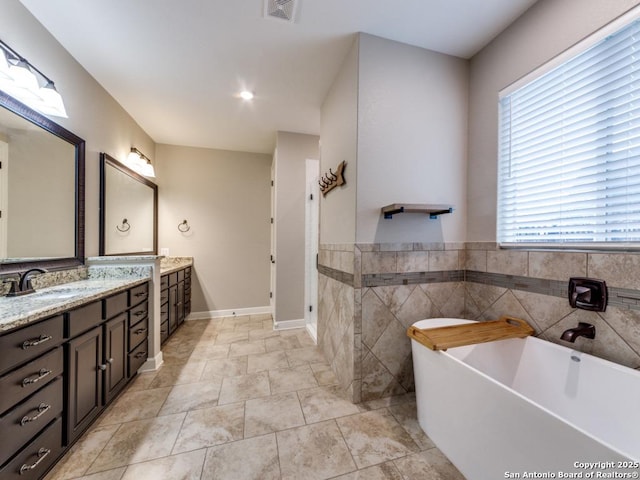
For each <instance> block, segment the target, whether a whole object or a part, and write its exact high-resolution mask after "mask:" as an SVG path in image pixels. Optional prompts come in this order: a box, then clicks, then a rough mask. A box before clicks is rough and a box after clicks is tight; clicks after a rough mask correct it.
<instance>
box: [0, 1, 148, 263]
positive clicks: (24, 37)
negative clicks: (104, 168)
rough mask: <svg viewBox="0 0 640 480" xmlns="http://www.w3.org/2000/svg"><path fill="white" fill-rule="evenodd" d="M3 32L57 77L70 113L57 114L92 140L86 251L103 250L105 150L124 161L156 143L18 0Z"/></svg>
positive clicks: (3, 20)
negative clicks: (133, 148)
mask: <svg viewBox="0 0 640 480" xmlns="http://www.w3.org/2000/svg"><path fill="white" fill-rule="evenodd" d="M0 32H2V40H3V41H4V42H6V43H7V44H8V45H10V46H11V47H12V48H14V49H15V50H17V51H18V52H19V53H20V54H21V55H23V56H24V57H25V58H27V59H28V60H29V61H30V62H31V63H33V64H34V65H36V66H37V67H38V68H39V69H40V70H42V71H43V72H44V73H45V74H46V75H47V76H49V77H51V78H52V79H53V80H54V81H55V83H56V88H57V89H58V90H59V91H60V93H61V94H62V96H63V98H64V102H65V106H66V109H67V114H68V116H69V118H67V119H64V118H52V119H53V120H54V121H55V122H57V123H59V124H60V125H62V126H63V127H65V128H67V129H68V130H70V131H72V132H73V133H75V134H76V135H78V136H79V137H81V138H83V139H84V140H85V141H86V219H85V235H86V243H85V253H86V255H87V256H93V255H97V254H98V235H99V232H98V230H99V229H98V222H99V215H98V209H99V195H100V193H99V192H100V175H99V160H100V152H101V151H104V152H107V153H108V154H110V155H111V156H113V157H114V158H116V159H118V160H123V159H124V158H125V156H126V155H127V153H128V152H129V149H130V148H131V146H132V145H135V146H137V147H138V148H140V150H142V151H143V152H144V153H145V154H147V155H149V156H150V157H151V158H153V155H154V143H153V141H152V139H151V138H150V137H149V136H148V135H147V134H146V133H145V132H144V131H143V130H142V129H141V128H140V127H139V126H138V125H137V124H136V123H135V121H134V120H133V119H132V118H131V117H130V116H129V115H128V114H127V112H125V111H124V110H123V109H122V107H121V106H120V105H119V104H118V103H117V102H116V101H115V100H114V99H113V98H112V97H111V96H110V95H109V94H108V93H107V92H106V91H105V90H104V89H103V88H102V87H101V86H100V85H99V84H98V83H97V82H96V81H95V80H94V79H93V77H91V75H89V74H88V73H87V72H86V71H85V70H84V69H83V68H82V67H81V66H80V65H79V64H78V63H77V62H76V61H75V60H74V58H73V57H72V56H71V55H69V53H68V52H67V51H66V50H64V49H63V48H62V46H61V45H60V44H59V43H57V41H56V40H55V39H54V38H53V37H52V36H51V35H50V34H49V32H48V31H47V30H45V29H44V28H43V27H42V25H41V24H40V23H39V22H38V21H37V20H36V19H35V18H34V17H33V16H32V15H31V14H30V13H29V12H28V11H27V10H26V9H25V8H24V7H23V6H22V4H21V3H20V2H19V1H18V0H4V1H3V2H2V15H0ZM99 34H100V33H99V32H96V35H99Z"/></svg>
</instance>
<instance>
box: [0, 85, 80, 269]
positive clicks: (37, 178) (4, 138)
mask: <svg viewBox="0 0 640 480" xmlns="http://www.w3.org/2000/svg"><path fill="white" fill-rule="evenodd" d="M0 107H1V108H0V274H4V273H14V272H19V271H23V270H26V269H29V268H34V267H38V268H44V269H47V270H60V269H67V268H72V267H75V266H78V265H82V264H84V188H85V142H84V140H82V139H81V138H80V137H78V136H76V135H75V134H73V133H71V132H70V131H68V130H66V129H65V128H64V127H62V126H60V125H58V124H57V123H55V122H53V121H51V120H49V119H48V118H47V117H45V116H43V115H41V114H39V113H38V112H36V111H35V110H32V109H31V108H29V107H27V106H26V105H24V104H22V103H21V102H19V101H17V100H15V99H14V98H13V97H11V96H9V95H7V94H6V93H4V92H1V91H0Z"/></svg>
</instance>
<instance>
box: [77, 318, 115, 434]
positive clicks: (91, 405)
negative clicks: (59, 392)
mask: <svg viewBox="0 0 640 480" xmlns="http://www.w3.org/2000/svg"><path fill="white" fill-rule="evenodd" d="M102 342H103V338H102V326H100V327H96V328H94V329H93V330H89V331H88V332H87V333H85V334H84V335H81V336H79V337H77V338H74V339H73V340H71V341H69V343H68V344H67V348H68V355H67V361H68V362H69V363H68V369H67V372H68V379H69V382H68V391H67V395H68V403H67V405H68V407H69V409H68V412H67V444H68V443H69V442H72V441H73V440H75V438H76V437H78V435H80V434H81V433H82V432H83V431H84V429H85V428H86V427H87V426H88V425H89V424H90V423H91V421H92V420H93V419H94V418H95V417H96V416H97V415H98V414H99V413H100V411H101V410H102V405H103V403H102V380H103V379H102V377H103V369H104V370H106V366H105V365H104V364H103V363H102Z"/></svg>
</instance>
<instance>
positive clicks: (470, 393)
mask: <svg viewBox="0 0 640 480" xmlns="http://www.w3.org/2000/svg"><path fill="white" fill-rule="evenodd" d="M466 322H468V320H459V319H451V318H438V319H429V320H422V321H420V322H417V323H415V324H414V325H415V326H416V327H418V328H428V327H439V326H444V325H454V324H458V323H466ZM411 346H412V351H413V365H414V375H415V383H416V398H417V403H418V421H419V422H420V426H421V427H422V429H423V430H424V431H425V433H426V434H427V435H428V436H429V437H430V438H431V439H432V440H433V441H434V443H435V444H436V446H438V447H439V448H440V450H442V452H444V454H445V455H446V456H447V457H449V459H450V460H451V462H452V463H453V464H454V465H455V466H456V467H458V469H459V470H460V471H461V472H462V473H463V475H464V476H465V477H466V478H467V479H470V480H495V479H499V478H638V477H637V472H638V471H639V470H640V468H638V462H639V461H640V372H639V371H636V370H633V369H630V368H626V367H623V366H620V365H617V364H615V363H612V362H608V361H605V360H602V359H599V358H596V357H593V356H591V355H587V354H584V353H580V352H577V351H574V350H571V349H568V348H565V347H562V346H560V345H556V344H554V343H551V342H547V341H544V340H540V339H537V338H534V337H528V338H526V339H512V340H502V341H498V342H490V343H483V344H478V345H471V346H467V347H457V348H450V349H449V350H447V351H445V352H442V351H432V350H430V349H428V348H427V347H425V346H423V345H421V344H420V343H418V342H416V341H415V340H413V339H412V340H411ZM596 462H613V466H612V465H611V464H596V465H593V464H594V463H596ZM618 462H627V463H621V464H618ZM613 472H617V473H616V475H617V474H618V473H625V474H628V475H627V476H626V477H619V476H617V477H611V476H609V477H607V476H603V474H607V473H609V474H611V473H613ZM562 473H574V474H575V475H580V476H574V477H570V476H565V477H563V476H562ZM527 474H529V475H527ZM530 474H533V475H544V476H530Z"/></svg>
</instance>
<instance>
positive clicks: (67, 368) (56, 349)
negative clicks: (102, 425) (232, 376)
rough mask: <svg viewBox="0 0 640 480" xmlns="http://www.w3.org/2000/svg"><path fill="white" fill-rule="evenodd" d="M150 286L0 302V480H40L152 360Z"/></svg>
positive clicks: (94, 287) (103, 285)
mask: <svg viewBox="0 0 640 480" xmlns="http://www.w3.org/2000/svg"><path fill="white" fill-rule="evenodd" d="M149 292H150V283H149V280H148V279H145V278H141V279H117V280H115V279H111V280H105V279H96V280H82V281H79V282H73V283H68V284H64V285H59V286H57V287H50V288H45V289H42V290H39V291H37V292H36V293H34V294H31V295H25V296H24V297H20V298H11V299H8V298H6V297H3V298H0V308H1V309H2V312H3V315H2V319H1V320H0V391H1V392H2V395H1V396H0V430H1V431H2V433H3V434H2V435H1V436H0V466H1V467H0V478H2V479H13V478H16V479H17V478H20V479H23V480H24V479H37V478H42V476H43V475H44V474H45V473H46V472H47V471H48V470H49V468H50V467H51V466H52V465H53V464H54V463H55V462H56V460H57V459H59V458H60V456H61V455H62V454H63V453H64V452H65V451H66V450H67V449H68V448H69V447H70V445H71V444H72V443H73V442H74V441H75V440H76V439H77V438H78V437H79V436H80V435H81V434H82V433H83V432H84V431H85V430H86V429H87V428H88V427H89V425H90V424H91V423H92V422H93V421H94V420H95V419H96V417H97V416H98V415H100V413H101V412H102V411H103V410H104V409H105V408H106V407H107V405H108V404H109V403H110V402H112V401H113V399H114V398H116V396H117V395H118V393H120V392H121V391H122V389H123V388H124V386H125V385H126V384H127V383H128V382H129V381H130V380H131V379H132V378H133V377H134V376H135V375H136V372H137V371H138V369H139V368H140V367H141V366H142V364H143V363H144V362H145V361H146V360H147V356H148V354H147V351H148V348H147V345H148V331H149V322H150V318H149Z"/></svg>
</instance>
